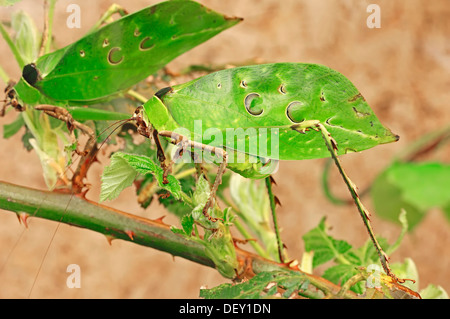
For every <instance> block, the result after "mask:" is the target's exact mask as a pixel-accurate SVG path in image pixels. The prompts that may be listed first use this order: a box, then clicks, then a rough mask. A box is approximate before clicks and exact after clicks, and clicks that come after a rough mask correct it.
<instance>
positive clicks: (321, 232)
mask: <svg viewBox="0 0 450 319" xmlns="http://www.w3.org/2000/svg"><path fill="white" fill-rule="evenodd" d="M327 231H328V226H327V225H326V223H325V218H322V220H321V221H320V223H319V225H318V226H317V227H316V228H314V229H312V230H310V231H309V232H308V233H306V234H305V235H304V236H303V240H304V243H305V250H306V251H314V257H313V268H315V267H317V266H319V265H321V264H323V263H325V262H327V261H329V260H332V259H338V260H340V261H341V262H342V263H346V264H349V262H348V261H347V260H345V257H344V253H346V252H347V251H349V250H350V249H351V248H352V246H351V245H350V244H349V243H347V242H346V241H344V240H336V239H334V238H333V237H331V236H329V235H328V234H327Z"/></svg>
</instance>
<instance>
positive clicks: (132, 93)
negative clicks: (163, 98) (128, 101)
mask: <svg viewBox="0 0 450 319" xmlns="http://www.w3.org/2000/svg"><path fill="white" fill-rule="evenodd" d="M127 94H128V95H130V96H131V97H133V98H135V99H136V100H138V101H139V102H142V103H145V102H147V101H148V98H146V97H145V96H143V95H141V94H139V93H138V92H136V91H134V90H128V92H127Z"/></svg>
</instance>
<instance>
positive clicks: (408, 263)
mask: <svg viewBox="0 0 450 319" xmlns="http://www.w3.org/2000/svg"><path fill="white" fill-rule="evenodd" d="M391 269H392V271H393V272H394V274H395V275H396V276H397V277H398V278H407V279H412V280H414V281H415V283H414V282H412V281H409V280H408V281H406V282H405V283H403V284H402V285H403V286H406V287H408V288H409V289H411V290H414V291H418V290H419V272H418V271H417V267H416V264H415V263H414V261H413V260H412V259H411V258H405V260H404V261H403V262H402V263H394V264H392V265H391Z"/></svg>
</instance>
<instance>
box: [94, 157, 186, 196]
mask: <svg viewBox="0 0 450 319" xmlns="http://www.w3.org/2000/svg"><path fill="white" fill-rule="evenodd" d="M163 173H164V172H163V170H162V168H161V167H159V166H157V165H156V164H155V163H154V162H153V161H152V160H151V159H150V158H148V157H146V156H140V155H132V154H126V153H122V152H117V153H114V154H113V155H112V156H111V164H110V165H109V166H107V167H106V168H105V170H104V172H103V175H102V188H101V194H100V200H101V201H104V200H107V199H114V198H116V197H117V196H118V195H119V194H120V192H121V191H122V190H123V189H125V188H126V187H128V186H131V184H132V183H133V181H134V180H135V178H136V176H137V174H142V175H146V174H153V176H154V177H155V178H156V180H157V181H158V184H159V187H160V188H162V189H165V190H167V191H169V192H170V193H171V194H172V195H173V196H174V197H175V198H176V199H179V198H180V196H181V195H180V192H181V188H180V183H179V182H178V180H177V179H176V178H175V177H173V176H172V175H168V176H167V180H168V184H164V183H163Z"/></svg>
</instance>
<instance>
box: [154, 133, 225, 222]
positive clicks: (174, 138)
mask: <svg viewBox="0 0 450 319" xmlns="http://www.w3.org/2000/svg"><path fill="white" fill-rule="evenodd" d="M159 135H161V136H164V137H168V138H170V139H171V142H172V143H173V144H175V145H177V144H180V143H184V144H185V145H187V146H188V147H189V148H191V149H198V150H202V151H209V152H211V153H214V154H215V155H218V156H220V157H221V158H222V162H221V163H220V165H219V169H218V171H217V175H216V178H215V180H214V184H213V185H212V187H211V191H210V194H209V198H208V201H207V202H206V205H205V207H204V208H203V215H204V216H205V217H206V218H208V219H209V220H210V221H212V222H216V221H217V220H219V218H215V217H212V216H210V215H209V214H208V209H209V208H212V207H213V206H214V203H215V198H216V192H217V189H218V187H219V185H220V184H221V183H222V176H223V174H224V173H225V169H226V167H227V162H228V153H227V152H226V151H225V150H224V149H223V148H220V147H214V146H210V145H206V144H202V143H199V142H195V141H191V140H189V139H188V138H187V137H185V136H183V135H181V134H178V133H175V132H169V131H161V132H159Z"/></svg>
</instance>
